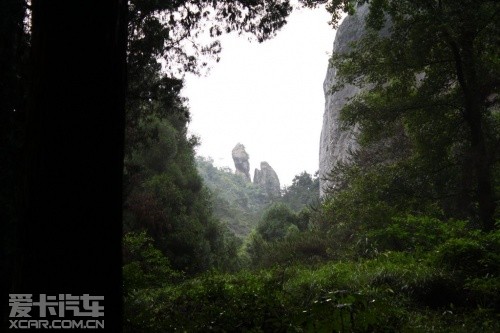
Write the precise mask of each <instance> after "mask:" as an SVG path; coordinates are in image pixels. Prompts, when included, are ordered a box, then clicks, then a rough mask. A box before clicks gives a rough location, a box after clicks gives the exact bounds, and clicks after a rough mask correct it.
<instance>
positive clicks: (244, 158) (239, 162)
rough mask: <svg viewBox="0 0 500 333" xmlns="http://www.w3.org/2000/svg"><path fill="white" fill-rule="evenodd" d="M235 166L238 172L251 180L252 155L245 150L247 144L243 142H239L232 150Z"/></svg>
mask: <svg viewBox="0 0 500 333" xmlns="http://www.w3.org/2000/svg"><path fill="white" fill-rule="evenodd" d="M232 155H233V161H234V167H235V168H236V174H237V175H241V176H242V177H244V178H245V179H246V180H247V181H249V182H250V181H251V180H250V162H248V160H249V159H250V156H249V155H248V153H247V152H246V151H245V146H244V145H242V144H241V143H238V144H237V145H236V146H235V147H234V148H233V151H232Z"/></svg>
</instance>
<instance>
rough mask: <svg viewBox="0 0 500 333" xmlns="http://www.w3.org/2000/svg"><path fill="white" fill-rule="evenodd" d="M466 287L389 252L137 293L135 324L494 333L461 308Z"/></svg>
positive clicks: (488, 319) (469, 306)
mask: <svg viewBox="0 0 500 333" xmlns="http://www.w3.org/2000/svg"><path fill="white" fill-rule="evenodd" d="M485 284H486V283H485ZM477 285H478V287H477V288H479V283H478V284H477ZM464 286H465V285H464V282H463V281H457V280H456V279H455V278H454V276H453V272H446V271H443V270H442V269H441V268H439V267H435V266H434V265H433V264H432V263H430V261H421V260H418V259H416V258H414V257H413V256H412V255H410V254H404V253H397V252H386V253H384V254H383V255H381V256H379V257H377V258H373V259H369V260H360V261H357V262H354V261H353V262H336V263H327V264H323V265H321V266H320V267H316V268H312V267H303V266H300V265H294V266H288V267H286V268H285V267H275V268H272V269H267V270H260V271H254V272H248V271H242V272H239V273H237V274H232V275H227V274H213V273H207V274H204V275H202V276H200V277H197V278H194V279H191V280H189V281H185V282H183V283H180V284H176V285H170V286H164V287H161V288H157V289H151V290H149V291H148V292H147V293H144V294H141V295H139V294H135V296H136V298H135V299H134V302H136V303H137V304H149V306H148V307H138V308H137V309H140V312H138V313H136V316H135V317H134V318H135V319H140V320H141V321H140V322H136V324H137V326H136V327H137V328H138V329H142V330H147V331H148V332H163V331H169V332H170V331H176V330H177V331H179V330H180V331H188V332H202V331H206V330H212V331H219V332H225V331H235V330H237V331H250V332H304V331H306V332H323V331H325V332H331V331H339V332H340V331H348V332H406V331H409V332H414V331H417V332H428V331H436V332H455V331H457V332H462V331H463V332H467V331H469V332H470V331H485V332H494V331H495V327H498V323H497V322H496V321H495V314H494V313H493V312H491V311H490V312H488V311H485V310H482V311H481V310H476V309H477V308H475V307H476V304H477V303H475V302H474V301H472V300H469V301H467V302H463V303H460V299H459V298H457V295H459V296H460V293H461V292H462V290H461V288H463V287H464ZM488 290H490V291H492V289H490V287H488ZM452 303H453V304H452ZM474 318H478V319H479V318H480V319H481V320H480V321H474ZM135 319H134V320H135ZM130 327H133V326H130Z"/></svg>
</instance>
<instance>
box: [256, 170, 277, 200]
mask: <svg viewBox="0 0 500 333" xmlns="http://www.w3.org/2000/svg"><path fill="white" fill-rule="evenodd" d="M253 182H254V184H256V185H258V186H260V187H261V188H263V189H264V190H265V192H266V193H267V195H268V196H269V198H278V197H280V196H281V187H280V180H279V178H278V175H277V174H276V172H275V171H274V169H273V168H272V167H271V166H270V165H269V163H267V162H260V170H259V169H255V173H254V177H253Z"/></svg>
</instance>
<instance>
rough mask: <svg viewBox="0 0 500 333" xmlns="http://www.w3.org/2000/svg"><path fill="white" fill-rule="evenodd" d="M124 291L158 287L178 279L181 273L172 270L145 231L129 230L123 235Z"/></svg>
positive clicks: (126, 292)
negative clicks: (135, 231)
mask: <svg viewBox="0 0 500 333" xmlns="http://www.w3.org/2000/svg"><path fill="white" fill-rule="evenodd" d="M123 252H124V255H123V257H124V258H123V261H124V265H123V286H124V293H125V295H127V294H128V293H130V292H132V291H134V290H137V289H146V288H158V287H163V286H166V285H168V284H169V283H172V282H174V281H177V280H180V279H181V278H182V274H180V273H179V272H176V271H174V270H173V269H172V268H171V266H170V263H169V261H168V259H167V258H166V257H165V256H164V255H163V254H162V253H161V251H160V250H158V249H157V248H155V247H154V245H153V239H152V238H151V237H149V236H147V235H146V232H144V231H143V232H141V233H134V232H129V233H127V234H125V236H124V237H123Z"/></svg>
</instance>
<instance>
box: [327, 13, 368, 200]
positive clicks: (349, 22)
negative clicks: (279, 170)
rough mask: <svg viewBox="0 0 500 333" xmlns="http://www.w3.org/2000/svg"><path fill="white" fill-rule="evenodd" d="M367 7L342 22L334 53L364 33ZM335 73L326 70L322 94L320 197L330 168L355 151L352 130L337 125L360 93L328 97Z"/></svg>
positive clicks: (349, 91)
mask: <svg viewBox="0 0 500 333" xmlns="http://www.w3.org/2000/svg"><path fill="white" fill-rule="evenodd" d="M368 12H369V7H368V5H367V4H365V5H362V6H360V7H358V8H357V10H356V14H355V15H352V16H348V17H346V18H345V19H344V21H343V22H342V24H341V25H340V27H339V29H338V30H337V34H336V36H335V41H334V43H333V52H335V53H337V52H340V53H345V52H347V51H349V48H350V44H351V42H353V41H355V40H358V39H359V38H360V37H361V36H362V35H363V33H364V32H365V18H366V16H367V15H368ZM336 76H337V70H336V69H335V68H334V67H330V66H329V67H328V71H327V74H326V78H325V81H324V83H323V90H324V92H325V113H324V114H323V127H322V129H321V139H320V148H319V176H320V195H323V194H324V190H325V189H326V188H327V187H329V186H331V185H332V184H331V183H330V182H329V181H328V180H325V179H324V178H325V177H326V176H327V175H328V174H329V173H330V171H331V170H332V168H333V166H334V165H335V164H336V163H337V162H339V161H346V160H347V159H348V157H349V155H350V152H352V151H355V150H356V149H358V144H357V142H356V134H357V133H358V129H357V128H356V127H355V128H353V129H349V130H345V131H343V130H341V125H340V122H339V118H340V110H341V109H342V107H343V106H344V105H345V104H346V103H347V101H348V99H349V98H351V97H353V96H354V95H356V94H357V93H359V92H360V89H359V88H357V87H354V86H345V87H344V88H343V89H342V90H340V91H337V92H334V93H331V87H332V86H333V85H334V84H335V83H336V82H337V77H336Z"/></svg>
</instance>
